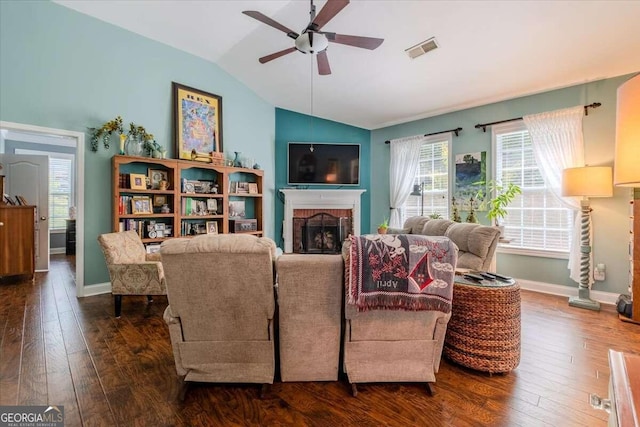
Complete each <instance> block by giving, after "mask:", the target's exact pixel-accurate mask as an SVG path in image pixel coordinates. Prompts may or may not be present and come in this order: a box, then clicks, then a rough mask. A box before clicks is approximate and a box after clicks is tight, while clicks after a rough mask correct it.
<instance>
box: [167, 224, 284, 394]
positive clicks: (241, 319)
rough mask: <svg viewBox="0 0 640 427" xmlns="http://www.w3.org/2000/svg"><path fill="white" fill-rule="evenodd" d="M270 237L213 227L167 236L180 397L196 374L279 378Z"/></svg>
mask: <svg viewBox="0 0 640 427" xmlns="http://www.w3.org/2000/svg"><path fill="white" fill-rule="evenodd" d="M275 251H276V246H275V243H274V242H273V241H272V240H270V239H268V238H259V237H256V236H252V235H247V234H219V235H213V234H207V235H201V236H197V237H194V238H192V239H188V238H177V239H171V240H168V241H165V242H163V243H162V248H161V254H162V264H163V266H164V270H165V274H166V278H167V297H168V299H169V306H168V307H167V308H166V310H165V312H164V320H165V322H166V323H167V325H168V326H169V335H170V338H171V345H172V347H173V356H174V359H175V364H176V372H177V374H178V379H179V384H180V387H179V398H180V399H183V398H184V394H185V392H186V386H187V384H188V382H190V381H198V382H214V383H258V384H263V388H262V392H261V395H263V394H264V391H265V390H266V388H267V385H268V384H272V383H273V378H274V372H275V356H274V325H273V323H274V318H273V316H274V311H275V298H274V289H273V286H274V282H275V280H274V259H275Z"/></svg>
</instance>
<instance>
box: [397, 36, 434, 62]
mask: <svg viewBox="0 0 640 427" xmlns="http://www.w3.org/2000/svg"><path fill="white" fill-rule="evenodd" d="M437 48H438V42H437V41H436V38H435V37H431V38H430V39H428V40H425V41H423V42H421V43H418V44H417V45H415V46H412V47H410V48H409V49H405V52H407V55H409V58H411V59H416V58H417V57H419V56H422V55H424V54H425V53H427V52H429V51H431V50H434V49H437Z"/></svg>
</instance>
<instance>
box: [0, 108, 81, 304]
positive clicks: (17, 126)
mask: <svg viewBox="0 0 640 427" xmlns="http://www.w3.org/2000/svg"><path fill="white" fill-rule="evenodd" d="M0 127H1V128H3V129H8V130H14V131H23V132H31V133H40V134H46V135H55V136H62V137H67V138H75V140H76V162H75V163H76V170H75V176H76V209H77V216H76V237H77V238H76V274H75V276H76V296H77V297H83V296H84V133H83V132H75V131H70V130H65V129H56V128H48V127H43V126H36V125H28V124H23V123H14V122H5V121H0Z"/></svg>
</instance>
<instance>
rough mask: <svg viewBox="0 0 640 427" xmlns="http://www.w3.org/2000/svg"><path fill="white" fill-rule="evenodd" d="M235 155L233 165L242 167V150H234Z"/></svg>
mask: <svg viewBox="0 0 640 427" xmlns="http://www.w3.org/2000/svg"><path fill="white" fill-rule="evenodd" d="M234 153H235V155H236V156H235V157H234V158H233V166H235V167H237V168H239V167H242V163H241V162H240V151H234Z"/></svg>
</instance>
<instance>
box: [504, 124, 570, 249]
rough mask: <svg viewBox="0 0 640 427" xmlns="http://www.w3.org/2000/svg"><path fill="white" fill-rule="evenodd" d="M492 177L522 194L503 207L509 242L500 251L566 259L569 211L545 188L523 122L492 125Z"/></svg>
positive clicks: (568, 242)
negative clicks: (513, 185) (505, 211)
mask: <svg viewBox="0 0 640 427" xmlns="http://www.w3.org/2000/svg"><path fill="white" fill-rule="evenodd" d="M492 132H493V143H494V153H495V157H494V165H495V175H494V176H495V179H496V180H497V181H498V182H500V183H501V184H502V185H508V184H509V183H514V184H517V185H519V186H520V188H521V189H522V194H521V195H520V196H517V197H516V199H515V200H514V201H513V202H512V203H511V204H510V205H509V206H508V207H507V209H506V210H507V212H508V215H507V217H506V218H505V220H504V225H505V231H504V235H505V238H506V239H508V240H510V242H509V244H508V245H506V246H504V247H502V248H501V251H502V252H514V253H522V254H528V255H538V256H548V257H558V258H566V257H568V254H569V249H570V247H571V234H572V226H573V211H572V210H571V209H567V208H565V207H564V206H563V205H562V203H561V202H560V201H559V200H558V199H557V198H556V196H555V195H553V194H552V193H551V191H550V190H549V189H547V188H546V185H545V183H544V180H543V178H542V175H541V173H540V171H539V169H538V166H537V165H536V161H535V159H534V156H533V147H532V143H531V137H530V136H529V131H527V129H526V127H525V125H524V123H523V122H520V121H519V122H513V123H508V124H504V125H496V126H494V127H493V128H492Z"/></svg>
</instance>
